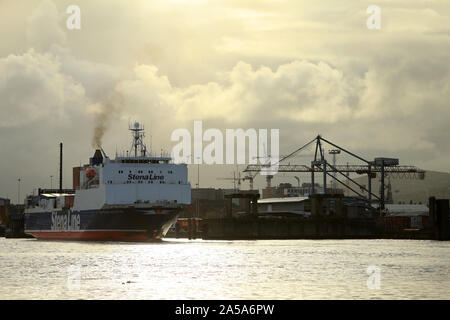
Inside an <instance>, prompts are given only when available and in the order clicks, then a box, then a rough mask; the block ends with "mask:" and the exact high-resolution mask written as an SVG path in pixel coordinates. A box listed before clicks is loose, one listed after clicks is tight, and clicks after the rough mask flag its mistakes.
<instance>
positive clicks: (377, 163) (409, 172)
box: [244, 135, 425, 210]
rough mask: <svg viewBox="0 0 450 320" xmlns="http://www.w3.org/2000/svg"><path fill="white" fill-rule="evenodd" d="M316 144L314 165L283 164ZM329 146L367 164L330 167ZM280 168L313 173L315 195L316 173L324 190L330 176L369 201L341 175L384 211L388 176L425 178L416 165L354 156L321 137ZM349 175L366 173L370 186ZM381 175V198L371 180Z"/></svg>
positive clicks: (259, 168) (252, 170)
mask: <svg viewBox="0 0 450 320" xmlns="http://www.w3.org/2000/svg"><path fill="white" fill-rule="evenodd" d="M313 143H315V144H316V145H315V153H314V159H313V160H312V161H311V165H304V164H293V165H291V164H288V165H285V164H282V162H284V161H286V160H287V159H289V158H290V157H291V156H293V155H294V154H296V153H298V152H300V151H302V150H304V149H306V148H307V147H309V146H311V145H312V144H313ZM324 143H327V144H329V145H331V146H332V147H334V148H335V149H334V150H339V153H341V152H343V153H346V154H347V155H349V156H351V157H352V158H355V159H357V160H359V161H360V162H362V163H363V164H353V165H349V164H347V165H336V164H335V163H333V164H330V163H329V162H328V161H327V160H326V158H325V152H324V148H323V144H324ZM334 152H335V154H337V153H338V151H334ZM271 165H272V166H273V165H276V166H277V167H278V168H277V171H278V172H306V173H311V193H312V194H314V193H315V188H314V180H315V173H322V175H323V189H324V192H326V187H327V177H331V178H332V179H333V180H334V181H335V182H338V183H339V184H341V185H342V186H344V187H345V188H348V189H350V190H351V191H353V192H354V193H355V194H357V195H359V196H360V197H361V198H365V196H364V195H363V194H361V193H360V192H359V191H358V190H355V189H354V188H352V187H350V185H347V184H346V183H345V182H343V181H341V180H340V179H339V178H338V177H337V174H339V175H340V176H343V177H344V178H345V179H347V180H349V181H351V182H352V183H354V184H356V185H357V186H359V189H360V190H362V191H364V192H367V201H368V202H369V204H371V203H372V198H374V199H375V200H376V201H378V202H379V205H380V209H381V210H383V209H384V205H385V195H384V190H385V186H384V185H385V183H384V181H385V177H386V175H389V176H390V177H395V176H397V177H403V178H412V179H416V178H418V179H424V178H425V171H424V170H421V169H419V168H417V167H414V166H400V165H399V160H398V159H396V158H385V157H378V158H375V159H374V160H373V161H369V160H366V159H364V158H362V157H360V156H358V155H356V154H355V153H352V152H350V151H348V150H347V149H345V148H342V147H340V146H338V145H336V144H334V143H332V142H331V141H329V140H327V139H325V138H323V137H322V136H320V135H318V136H317V137H316V138H314V139H313V140H311V141H310V142H308V143H307V144H305V145H303V146H302V147H300V148H298V149H296V150H295V151H293V152H291V153H290V154H288V155H287V156H285V157H282V159H281V160H280V161H278V163H275V164H271ZM269 167H270V166H269V164H263V165H254V164H252V165H248V166H247V167H246V168H245V170H244V172H248V173H255V172H256V173H261V172H264V171H265V170H269ZM349 173H357V174H366V175H367V178H368V187H367V188H366V187H365V186H363V185H361V184H359V183H358V182H356V181H355V180H354V179H352V178H350V176H349V175H348V174H349ZM377 174H380V180H381V188H380V190H383V191H382V192H380V194H379V195H376V194H374V193H373V192H372V183H371V180H372V179H374V178H375V177H376V175H377Z"/></svg>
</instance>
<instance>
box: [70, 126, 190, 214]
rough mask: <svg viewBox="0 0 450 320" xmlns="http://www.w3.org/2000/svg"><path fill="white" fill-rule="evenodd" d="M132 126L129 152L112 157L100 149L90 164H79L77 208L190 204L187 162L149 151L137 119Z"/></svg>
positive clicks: (75, 208) (93, 208)
mask: <svg viewBox="0 0 450 320" xmlns="http://www.w3.org/2000/svg"><path fill="white" fill-rule="evenodd" d="M130 130H131V131H132V133H133V143H132V150H130V152H128V154H130V155H129V156H122V157H120V156H116V158H115V159H114V160H112V159H110V158H109V157H107V156H106V154H105V153H104V152H103V150H101V151H100V150H97V151H96V152H95V155H94V157H92V158H91V160H90V164H89V165H85V166H84V167H82V168H79V171H78V175H79V186H78V187H77V188H76V191H75V201H74V206H73V210H74V211H78V210H80V211H82V210H95V209H101V208H104V207H120V206H127V207H129V206H134V207H153V206H178V205H181V204H190V202H191V185H190V183H189V182H188V171H187V165H186V164H174V163H172V160H171V158H170V157H164V156H160V157H156V156H151V155H150V156H149V155H147V148H146V146H145V144H144V142H143V136H144V134H143V128H141V126H140V124H139V123H137V122H136V123H134V125H133V127H132V128H130ZM74 178H77V177H74Z"/></svg>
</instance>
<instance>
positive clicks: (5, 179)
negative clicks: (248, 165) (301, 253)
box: [0, 0, 450, 202]
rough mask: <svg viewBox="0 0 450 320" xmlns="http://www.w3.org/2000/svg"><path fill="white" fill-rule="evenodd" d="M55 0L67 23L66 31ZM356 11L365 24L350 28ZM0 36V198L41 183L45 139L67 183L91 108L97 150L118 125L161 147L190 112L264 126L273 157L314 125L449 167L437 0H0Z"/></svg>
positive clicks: (125, 143) (208, 182)
mask: <svg viewBox="0 0 450 320" xmlns="http://www.w3.org/2000/svg"><path fill="white" fill-rule="evenodd" d="M71 4H76V5H78V6H79V7H80V9H81V29H80V30H69V29H67V27H66V20H67V18H68V16H69V15H68V14H67V13H66V9H67V7H68V6H69V5H71ZM371 4H376V5H378V6H379V7H380V8H381V29H380V30H369V29H368V28H367V26H366V20H367V19H368V17H369V14H367V12H366V9H367V7H368V6H369V5H371ZM0 39H1V41H0V155H1V156H0V172H1V178H0V197H5V196H9V197H10V198H11V199H12V200H13V201H14V202H16V201H17V196H18V183H17V179H18V178H20V179H21V194H22V195H21V197H23V196H24V195H25V193H31V192H32V191H33V188H38V187H49V186H50V180H51V179H50V175H53V176H54V177H53V186H56V185H57V176H58V161H59V160H58V155H59V150H58V148H59V142H64V145H65V150H64V155H65V159H64V164H65V170H64V179H65V183H64V185H65V186H66V187H70V186H71V183H72V170H71V168H72V166H75V165H79V164H80V163H86V162H87V161H88V158H89V157H90V156H92V154H93V147H92V139H93V132H94V128H95V126H96V119H97V117H98V115H99V114H106V115H107V117H106V118H105V125H106V131H105V134H104V137H103V140H102V142H103V147H104V149H105V151H106V152H107V153H109V154H111V155H114V153H115V152H116V150H118V151H123V150H127V149H129V145H130V135H129V133H128V131H127V128H128V123H129V122H130V121H132V120H139V121H141V122H142V123H144V124H145V126H146V129H147V131H148V135H147V144H148V145H150V134H151V136H152V139H151V145H152V147H153V150H160V149H161V148H164V149H166V150H168V151H170V150H171V148H172V147H173V145H174V143H172V142H170V134H171V132H172V131H173V130H174V129H177V128H187V129H189V130H192V128H193V121H194V120H203V126H204V127H205V128H219V129H221V130H223V129H225V128H244V129H247V128H267V129H271V128H275V129H280V146H281V153H288V152H290V151H292V150H294V149H296V148H297V147H299V146H300V145H302V144H304V143H305V142H307V141H309V140H311V139H312V138H313V137H314V136H316V135H317V134H319V133H320V134H322V135H323V136H324V137H326V138H327V139H329V140H331V141H334V142H336V143H337V144H340V145H342V146H344V147H347V148H349V149H351V150H352V151H355V152H356V153H358V154H360V155H362V156H364V157H366V158H368V159H371V158H373V157H375V156H391V157H398V158H400V163H401V164H411V165H416V166H419V167H421V168H423V169H427V170H438V171H446V172H448V171H450V143H449V141H450V129H449V127H450V72H449V71H450V63H449V62H450V59H449V58H450V3H449V2H448V0H383V1H382V0H376V1H370V2H369V1H356V0H346V1H344V0H340V1H335V0H322V1H306V0H305V1H303V0H292V1H291V0H254V1H250V0H221V1H205V0H192V1H190V0H184V1H183V0H177V1H175V0H174V1H167V0H135V1H121V0H95V1H93V0H86V1H75V0H71V1H63V0H61V1H56V0H54V1H51V0H45V1H41V0H27V1H15V0H0ZM297 160H298V161H297V162H298V163H308V162H309V161H310V159H307V161H306V160H305V158H304V159H303V160H302V158H299V159H297ZM341 161H342V160H341ZM200 170H201V171H200V176H201V178H200V186H201V187H209V186H216V187H230V186H231V185H232V182H231V181H225V180H217V178H218V177H224V176H232V173H231V172H232V170H233V167H232V166H225V167H220V168H217V166H214V167H208V166H206V165H203V166H201V168H200ZM189 174H190V177H191V181H192V184H193V185H195V183H196V182H197V181H196V180H197V166H191V167H190V173H189ZM277 179H278V180H277ZM277 179H276V180H275V181H274V183H279V182H282V181H286V182H291V183H295V180H294V179H290V178H289V177H279V178H277ZM304 179H307V177H305V178H304ZM256 182H257V186H259V187H261V186H263V184H264V179H263V178H261V177H260V178H259V180H257V181H256Z"/></svg>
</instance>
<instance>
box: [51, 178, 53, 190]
mask: <svg viewBox="0 0 450 320" xmlns="http://www.w3.org/2000/svg"><path fill="white" fill-rule="evenodd" d="M50 189H53V176H50Z"/></svg>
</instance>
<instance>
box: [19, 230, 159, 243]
mask: <svg viewBox="0 0 450 320" xmlns="http://www.w3.org/2000/svg"><path fill="white" fill-rule="evenodd" d="M26 233H28V234H31V235H32V236H33V237H35V238H37V239H49V240H84V241H133V242H134V241H155V240H160V237H158V236H157V234H156V232H154V233H153V234H151V235H150V234H148V233H146V232H130V231H77V232H71V231H67V232H46V231H38V232H37V231H31V232H26Z"/></svg>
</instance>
